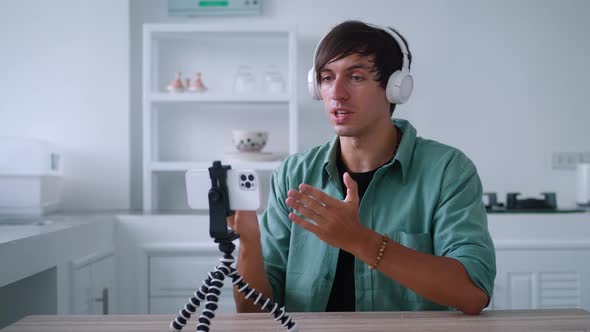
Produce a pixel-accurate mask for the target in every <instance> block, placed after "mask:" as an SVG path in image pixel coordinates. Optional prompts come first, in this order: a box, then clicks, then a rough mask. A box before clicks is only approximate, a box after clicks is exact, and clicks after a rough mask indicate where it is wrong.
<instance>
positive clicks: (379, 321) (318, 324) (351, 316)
mask: <svg viewBox="0 0 590 332" xmlns="http://www.w3.org/2000/svg"><path fill="white" fill-rule="evenodd" d="M292 316H293V319H294V320H295V322H296V323H297V325H298V328H299V330H301V331H322V332H330V331H422V332H428V331H457V332H462V331H474V330H475V331H480V330H485V331H501V332H511V331H564V330H567V331H574V330H575V331H580V330H581V331H587V330H588V329H590V312H588V311H585V310H582V309H551V310H515V311H501V310H497V311H494V310H490V311H484V312H482V314H481V315H479V316H468V315H464V314H462V313H459V312H449V311H447V312H440V311H438V312H435V311H430V312H350V313H294V314H292ZM173 318H174V317H172V316H170V315H128V316H29V317H26V318H24V319H22V320H20V321H18V322H16V323H14V324H12V325H10V326H8V327H7V328H6V329H4V330H3V331H5V332H29V331H36V332H37V331H40V332H42V331H47V332H53V331H55V332H58V331H59V332H61V331H76V332H91V331H92V332H95V331H96V332H101V331H105V332H106V331H108V332H117V331H121V332H123V331H128V332H132V331H137V332H140V331H141V332H149V331H154V332H156V331H158V332H160V331H167V330H168V326H169V324H170V321H171V320H172V319H173ZM195 321H196V320H195V318H193V319H191V320H190V321H189V323H188V324H187V326H185V328H184V329H183V331H192V330H194V329H195ZM211 328H212V330H213V331H249V332H250V331H258V332H262V331H286V329H284V328H281V327H280V325H279V323H278V322H276V321H274V320H273V319H272V317H270V316H269V315H268V314H264V313H260V314H222V315H218V316H216V317H215V319H214V320H213V322H212V324H211Z"/></svg>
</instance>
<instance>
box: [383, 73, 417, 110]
mask: <svg viewBox="0 0 590 332" xmlns="http://www.w3.org/2000/svg"><path fill="white" fill-rule="evenodd" d="M412 90H414V79H413V78H412V75H410V73H409V72H407V71H403V70H396V71H395V72H394V73H393V74H391V75H390V76H389V79H388V80H387V87H386V88H385V95H386V97H387V101H389V102H390V103H392V104H403V103H405V102H407V101H408V99H410V96H411V95H412Z"/></svg>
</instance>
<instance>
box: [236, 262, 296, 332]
mask: <svg viewBox="0 0 590 332" xmlns="http://www.w3.org/2000/svg"><path fill="white" fill-rule="evenodd" d="M230 269H231V272H230V274H229V277H230V278H231V279H232V284H234V285H236V286H237V287H238V291H239V292H240V293H243V294H245V295H246V296H245V298H246V299H250V300H251V301H253V302H254V304H256V305H258V306H260V307H261V309H262V310H266V311H268V312H269V313H270V315H271V316H273V318H274V319H275V320H276V321H278V322H279V323H280V324H281V326H283V327H284V328H286V329H287V331H288V332H297V331H299V328H298V327H297V323H295V322H294V321H293V320H292V319H291V317H290V316H289V315H287V312H286V311H285V307H284V306H283V307H281V308H278V306H279V305H278V304H277V303H274V302H273V301H271V300H270V298H268V297H265V296H264V295H262V293H258V292H256V290H255V289H254V288H250V287H249V284H248V283H247V282H244V277H242V276H241V275H239V274H238V271H237V270H236V269H235V268H233V267H231V266H230Z"/></svg>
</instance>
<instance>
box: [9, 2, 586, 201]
mask: <svg viewBox="0 0 590 332" xmlns="http://www.w3.org/2000/svg"><path fill="white" fill-rule="evenodd" d="M130 3H131V13H130V14H131V17H129V2H128V1H117V0H108V1H90V0H82V1H76V0H59V1H52V2H44V1H38V0H37V1H34V0H25V1H4V2H2V3H0V41H2V44H1V45H2V46H1V51H0V96H1V98H0V135H27V136H33V137H38V138H42V139H47V140H50V141H52V142H53V143H55V144H57V145H58V146H60V147H61V148H62V149H63V150H64V151H65V152H64V157H65V162H66V190H65V197H64V199H65V201H64V209H66V210H83V209H93V210H94V209H124V208H127V207H129V206H131V207H132V208H140V207H141V90H140V86H141V84H140V79H141V77H140V76H141V74H140V68H141V67H140V66H141V24H142V23H144V22H163V21H176V22H177V21H185V20H186V21H191V22H195V21H198V22H201V21H226V22H240V21H252V20H253V21H268V22H275V23H287V24H289V23H290V24H297V25H298V29H299V37H300V43H299V50H300V54H299V59H300V63H299V72H300V77H299V81H300V84H299V87H298V90H299V93H300V97H299V98H300V101H299V102H300V106H301V123H300V128H301V135H300V137H301V142H300V143H301V144H300V145H301V146H302V148H308V147H311V146H313V145H316V144H319V143H322V142H323V141H325V140H326V139H327V138H329V137H330V136H331V130H330V128H329V127H328V126H327V124H326V120H325V117H324V115H323V112H322V107H321V105H320V104H319V103H317V102H314V101H311V100H310V99H309V98H308V97H307V96H306V95H305V91H306V90H305V73H306V71H307V69H308V68H309V66H310V64H311V55H312V52H313V48H314V47H315V43H316V42H317V41H318V40H319V38H320V37H321V35H322V34H323V33H324V32H325V31H326V30H328V29H329V28H330V27H331V26H333V25H335V24H337V23H338V22H340V21H342V20H345V19H362V20H367V21H371V22H375V23H380V24H388V25H392V26H395V27H396V28H398V29H399V30H400V31H401V32H402V33H403V34H404V35H405V36H406V37H407V38H408V39H409V41H410V44H411V45H410V46H411V49H412V51H413V53H414V58H415V61H414V66H413V73H414V76H415V80H416V90H415V95H414V96H413V99H412V100H411V101H410V103H409V104H408V105H405V106H403V107H400V108H399V109H398V111H397V116H399V117H405V118H409V119H410V120H411V121H412V122H413V123H414V125H415V126H416V127H417V128H418V132H419V134H420V135H422V136H425V137H429V138H434V139H437V140H440V141H442V142H445V143H448V144H451V145H454V146H457V147H459V148H461V149H462V150H464V151H465V152H466V153H467V154H468V155H469V156H470V157H471V158H472V159H473V160H474V161H475V162H476V164H477V165H478V168H479V171H480V174H481V177H482V180H483V182H484V187H485V189H486V190H488V191H498V192H499V193H500V194H503V193H505V192H506V191H514V190H517V191H521V192H523V193H526V194H535V193H537V192H540V191H544V190H554V191H557V192H558V197H559V203H560V204H561V205H566V204H570V205H571V204H572V203H573V201H574V179H575V178H574V173H573V172H572V171H561V170H552V169H551V153H552V152H554V151H590V146H589V145H590V143H589V142H590V137H589V136H590V132H589V131H588V130H585V129H586V126H587V124H588V123H590V121H589V120H590V113H589V112H586V107H587V106H586V102H585V100H584V99H583V97H584V96H585V92H586V91H585V90H586V89H587V88H588V84H587V83H586V78H587V77H590V66H589V65H587V63H586V59H588V58H590V39H588V38H586V36H585V35H584V34H585V31H588V30H590V22H589V21H588V20H587V19H586V18H587V17H588V16H589V15H590V2H587V1H582V0H577V1H576V0H564V1H552V0H520V1H509V0H494V1H492V0H487V1H477V2H474V1H467V0H449V1H436V0H428V1H427V0H421V1H399V0H380V1H378V0H368V1H363V2H352V1H341V0H323V1H312V0H297V1H295V0H282V1H278V0H265V1H264V3H263V14H262V15H261V16H260V17H256V18H207V19H204V18H198V19H184V20H183V19H170V18H168V17H167V14H166V0H141V1H138V0H132V1H130ZM303 18H305V19H303ZM129 26H130V27H129ZM129 28H130V31H131V41H130V42H131V44H129ZM129 45H131V62H129V61H128V60H129V57H128V52H129ZM129 70H131V77H129ZM129 79H130V84H129ZM129 92H131V94H129ZM129 98H131V99H129ZM129 103H131V113H130V114H129V113H128V105H129ZM129 119H130V120H129ZM130 158H131V159H130ZM130 169H131V173H130V172H129V170H130ZM129 191H131V197H129Z"/></svg>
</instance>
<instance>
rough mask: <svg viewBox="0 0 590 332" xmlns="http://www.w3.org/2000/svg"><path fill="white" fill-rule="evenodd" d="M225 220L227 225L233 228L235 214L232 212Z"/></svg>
mask: <svg viewBox="0 0 590 332" xmlns="http://www.w3.org/2000/svg"><path fill="white" fill-rule="evenodd" d="M226 221H227V225H228V226H229V227H231V229H234V227H235V225H236V218H235V214H232V215H231V216H229V217H227V218H226Z"/></svg>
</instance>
